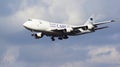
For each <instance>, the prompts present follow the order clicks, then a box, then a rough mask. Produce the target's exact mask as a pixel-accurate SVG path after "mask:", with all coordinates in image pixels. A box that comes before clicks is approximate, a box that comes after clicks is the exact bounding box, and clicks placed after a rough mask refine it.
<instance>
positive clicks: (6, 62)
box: [1, 46, 19, 67]
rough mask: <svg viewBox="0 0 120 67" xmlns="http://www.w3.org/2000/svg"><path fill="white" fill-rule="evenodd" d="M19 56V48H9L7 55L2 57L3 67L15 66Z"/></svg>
mask: <svg viewBox="0 0 120 67" xmlns="http://www.w3.org/2000/svg"><path fill="white" fill-rule="evenodd" d="M18 56H19V48H18V47H15V46H14V47H8V48H7V50H6V52H5V54H4V55H3V57H2V60H1V65H2V66H3V67H10V66H11V65H14V63H15V62H16V60H17V58H18Z"/></svg>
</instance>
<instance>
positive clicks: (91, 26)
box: [84, 15, 95, 29]
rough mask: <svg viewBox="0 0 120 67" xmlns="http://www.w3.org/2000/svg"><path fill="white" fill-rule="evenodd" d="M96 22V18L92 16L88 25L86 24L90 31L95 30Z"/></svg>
mask: <svg viewBox="0 0 120 67" xmlns="http://www.w3.org/2000/svg"><path fill="white" fill-rule="evenodd" d="M94 22H95V20H94V16H93V15H92V16H91V17H90V18H89V19H88V20H87V21H86V23H85V24H84V25H85V26H87V27H88V29H93V28H94V27H95V26H94V24H93V23H94Z"/></svg>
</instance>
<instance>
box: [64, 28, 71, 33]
mask: <svg viewBox="0 0 120 67" xmlns="http://www.w3.org/2000/svg"><path fill="white" fill-rule="evenodd" d="M71 31H73V28H66V29H65V32H67V33H68V32H71Z"/></svg>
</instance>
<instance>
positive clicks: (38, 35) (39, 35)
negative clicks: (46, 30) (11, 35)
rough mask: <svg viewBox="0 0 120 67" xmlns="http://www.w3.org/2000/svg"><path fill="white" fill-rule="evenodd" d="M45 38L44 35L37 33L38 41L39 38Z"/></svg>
mask: <svg viewBox="0 0 120 67" xmlns="http://www.w3.org/2000/svg"><path fill="white" fill-rule="evenodd" d="M42 37H43V34H42V33H36V34H35V38H36V39H39V38H42Z"/></svg>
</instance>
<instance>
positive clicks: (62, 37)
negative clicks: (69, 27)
mask: <svg viewBox="0 0 120 67" xmlns="http://www.w3.org/2000/svg"><path fill="white" fill-rule="evenodd" d="M58 39H59V40H63V39H68V36H67V35H64V36H59V37H58ZM51 40H52V41H55V38H54V36H52V37H51Z"/></svg>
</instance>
